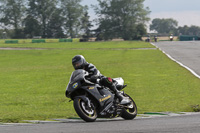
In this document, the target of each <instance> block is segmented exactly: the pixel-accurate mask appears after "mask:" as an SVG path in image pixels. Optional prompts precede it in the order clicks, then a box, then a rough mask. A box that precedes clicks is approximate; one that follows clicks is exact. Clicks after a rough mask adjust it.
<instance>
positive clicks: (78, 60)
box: [72, 55, 87, 70]
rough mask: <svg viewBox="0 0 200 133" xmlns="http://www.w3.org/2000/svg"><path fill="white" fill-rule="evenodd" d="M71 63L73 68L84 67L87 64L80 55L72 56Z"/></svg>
mask: <svg viewBox="0 0 200 133" xmlns="http://www.w3.org/2000/svg"><path fill="white" fill-rule="evenodd" d="M72 65H73V67H74V69H75V70H77V69H84V67H85V65H87V62H86V60H85V58H84V57H83V56H82V55H76V56H74V58H72Z"/></svg>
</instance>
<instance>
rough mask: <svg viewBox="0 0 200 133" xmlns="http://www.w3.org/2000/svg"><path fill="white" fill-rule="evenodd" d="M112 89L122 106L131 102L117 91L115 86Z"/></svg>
mask: <svg viewBox="0 0 200 133" xmlns="http://www.w3.org/2000/svg"><path fill="white" fill-rule="evenodd" d="M111 89H112V90H113V91H114V93H115V95H116V96H117V98H119V101H120V104H122V105H124V104H129V103H130V100H129V98H128V97H124V96H123V95H122V94H121V92H120V91H118V90H117V88H116V86H115V85H112V86H111Z"/></svg>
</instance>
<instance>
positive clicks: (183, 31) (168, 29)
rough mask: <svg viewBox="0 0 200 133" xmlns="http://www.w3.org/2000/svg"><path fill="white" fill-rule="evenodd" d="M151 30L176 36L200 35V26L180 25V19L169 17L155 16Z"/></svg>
mask: <svg viewBox="0 0 200 133" xmlns="http://www.w3.org/2000/svg"><path fill="white" fill-rule="evenodd" d="M150 30H152V31H153V30H154V31H156V32H158V34H162V35H169V34H173V35H175V36H179V35H194V36H199V37H200V27H199V26H195V25H192V26H187V25H184V26H178V21H176V20H174V19H172V18H167V19H160V18H155V19H153V20H152V24H151V25H150Z"/></svg>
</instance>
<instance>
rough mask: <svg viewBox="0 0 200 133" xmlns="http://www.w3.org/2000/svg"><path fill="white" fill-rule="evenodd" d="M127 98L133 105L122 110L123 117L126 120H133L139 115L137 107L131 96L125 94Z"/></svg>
mask: <svg viewBox="0 0 200 133" xmlns="http://www.w3.org/2000/svg"><path fill="white" fill-rule="evenodd" d="M125 97H128V98H129V100H130V101H131V103H130V104H129V105H128V107H124V108H123V109H122V113H121V117H122V118H124V119H125V120H132V119H134V118H135V117H136V115H137V106H136V104H135V102H134V101H133V99H132V98H131V97H130V96H129V95H127V94H125Z"/></svg>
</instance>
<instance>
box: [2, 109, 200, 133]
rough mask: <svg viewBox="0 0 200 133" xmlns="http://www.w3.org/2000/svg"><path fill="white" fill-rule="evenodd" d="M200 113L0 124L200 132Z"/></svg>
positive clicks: (38, 130)
mask: <svg viewBox="0 0 200 133" xmlns="http://www.w3.org/2000/svg"><path fill="white" fill-rule="evenodd" d="M199 118H200V113H194V114H189V115H187V114H184V115H178V116H161V117H155V118H154V117H153V118H152V117H146V118H145V117H136V119H134V120H123V119H119V120H114V121H104V120H102V121H97V122H93V123H86V122H83V121H81V120H79V121H71V122H70V121H69V122H64V123H44V124H27V125H26V124H23V125H13V124H12V125H0V133H199V132H200V119H199Z"/></svg>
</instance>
